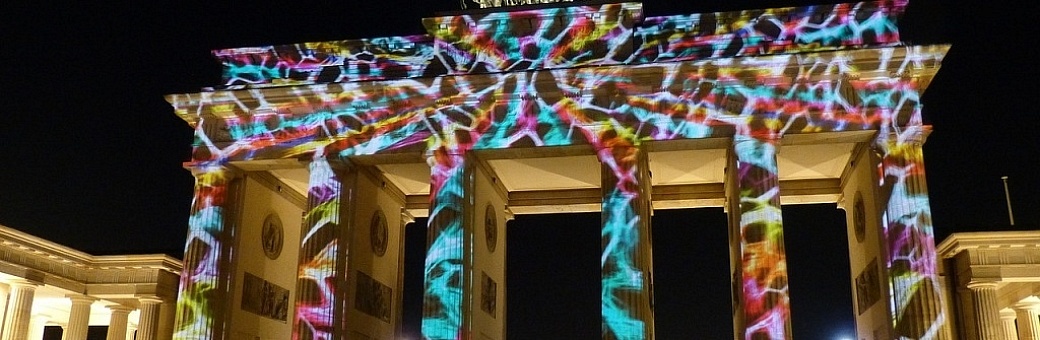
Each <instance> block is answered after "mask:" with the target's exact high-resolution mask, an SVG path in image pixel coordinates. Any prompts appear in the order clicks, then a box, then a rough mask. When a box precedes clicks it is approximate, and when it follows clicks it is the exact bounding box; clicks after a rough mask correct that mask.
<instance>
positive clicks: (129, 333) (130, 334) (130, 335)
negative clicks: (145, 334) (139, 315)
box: [126, 324, 141, 340]
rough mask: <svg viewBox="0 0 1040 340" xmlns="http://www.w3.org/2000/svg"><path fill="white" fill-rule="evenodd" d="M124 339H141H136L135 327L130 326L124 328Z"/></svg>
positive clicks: (137, 338) (137, 339)
mask: <svg viewBox="0 0 1040 340" xmlns="http://www.w3.org/2000/svg"><path fill="white" fill-rule="evenodd" d="M126 339H127V340H140V339H141V338H140V337H137V325H134V324H130V325H127V326H126Z"/></svg>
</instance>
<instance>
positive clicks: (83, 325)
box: [61, 295, 97, 340]
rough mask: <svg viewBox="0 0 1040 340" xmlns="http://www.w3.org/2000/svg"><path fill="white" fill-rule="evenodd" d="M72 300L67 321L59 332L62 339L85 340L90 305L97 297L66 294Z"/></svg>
mask: <svg viewBox="0 0 1040 340" xmlns="http://www.w3.org/2000/svg"><path fill="white" fill-rule="evenodd" d="M66 297H67V298H68V299H69V300H71V301H72V308H71V309H70V310H69V322H68V324H67V325H66V326H65V331H64V332H62V333H61V334H62V335H61V339H62V340H86V339H87V329H88V328H89V324H88V323H89V322H90V305H92V304H93V303H94V301H97V299H95V298H92V297H89V296H85V295H67V296H66Z"/></svg>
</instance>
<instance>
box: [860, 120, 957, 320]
mask: <svg viewBox="0 0 1040 340" xmlns="http://www.w3.org/2000/svg"><path fill="white" fill-rule="evenodd" d="M914 119H920V117H919V116H916V117H914ZM923 143H924V131H923V129H922V126H921V122H920V121H916V122H910V124H909V126H906V127H902V128H901V127H899V126H895V125H891V126H885V127H884V128H883V129H882V130H881V134H880V135H879V136H878V140H877V143H876V145H877V146H878V149H880V150H881V151H882V158H881V164H879V165H878V170H879V172H880V174H879V175H880V176H879V177H880V178H881V181H880V182H879V183H878V185H879V186H880V188H879V192H881V193H882V194H881V195H880V196H879V197H881V198H882V199H884V201H883V202H885V204H884V206H885V213H884V217H883V220H882V221H883V223H884V224H883V228H884V233H885V240H886V242H887V250H888V254H887V255H888V257H887V260H888V261H887V269H888V275H889V282H888V283H889V290H890V291H891V292H892V296H891V306H892V309H893V310H892V311H891V315H892V324H893V325H894V329H895V332H896V335H897V336H899V337H900V338H901V339H932V338H936V337H938V336H939V334H940V332H941V331H942V325H943V324H944V323H945V322H946V317H947V315H946V308H945V306H944V305H943V301H942V299H939V298H938V294H939V292H940V291H941V290H942V288H941V287H940V285H939V278H938V275H937V271H936V253H935V233H934V231H933V230H932V213H931V208H930V206H929V203H928V189H927V188H926V186H925V178H924V154H923V152H922V149H921V145H922V144H923Z"/></svg>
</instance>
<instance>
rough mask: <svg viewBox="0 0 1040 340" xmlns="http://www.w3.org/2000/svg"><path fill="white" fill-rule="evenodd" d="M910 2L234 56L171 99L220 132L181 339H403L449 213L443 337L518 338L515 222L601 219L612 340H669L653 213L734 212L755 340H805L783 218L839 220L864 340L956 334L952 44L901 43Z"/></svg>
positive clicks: (572, 11) (462, 25)
mask: <svg viewBox="0 0 1040 340" xmlns="http://www.w3.org/2000/svg"><path fill="white" fill-rule="evenodd" d="M906 6H907V2H906V1H875V2H861V3H850V4H837V5H825V6H811V7H801V8H778V9H754V10H746V11H737V12H723V13H705V14H689V15H671V16H658V17H644V16H643V11H642V5H641V4H640V3H634V2H623V3H605V4H566V5H564V4H548V5H533V6H520V7H513V8H485V9H478V10H470V11H462V12H457V13H447V14H442V15H440V16H436V17H431V18H425V19H423V21H422V22H423V25H424V26H425V28H426V33H425V34H422V35H413V36H397V37H382V38H370V39H356V40H342V41H330V42H318V43H300V44H292V45H283V46H262V47H251V48H234V49H224V50H216V51H214V55H215V56H216V57H217V58H218V59H219V60H220V62H222V63H223V65H224V71H223V72H224V73H223V75H224V84H223V85H221V86H219V87H217V88H209V89H204V90H203V91H202V92H199V93H190V94H176V95H170V96H168V97H167V100H168V101H169V102H170V103H171V104H172V105H173V107H174V110H175V112H176V114H177V115H178V116H180V117H181V118H183V119H184V120H185V121H186V122H187V123H188V124H190V125H191V126H192V127H194V129H195V140H194V149H193V154H192V159H191V161H190V162H188V163H186V167H187V168H188V169H190V170H191V171H192V173H193V174H194V176H195V178H196V184H195V197H194V200H193V203H192V206H191V216H190V221H189V235H188V239H187V244H186V246H185V255H184V262H185V263H184V268H185V269H184V273H183V274H182V277H181V286H180V298H179V301H178V303H177V321H176V335H175V338H177V339H254V338H256V339H260V338H263V339H267V338H271V339H288V338H292V339H393V338H395V337H396V336H398V335H399V333H400V326H401V309H402V303H401V301H402V298H401V295H402V278H403V270H402V263H403V257H404V256H403V254H404V252H403V250H402V249H403V248H402V245H403V230H404V225H405V224H407V223H409V222H411V221H412V219H413V218H416V217H428V221H429V225H428V236H427V245H426V258H425V270H424V274H423V275H424V277H425V279H424V280H425V286H424V296H423V320H422V335H423V337H424V338H426V339H505V338H506V336H505V324H506V323H505V308H504V306H505V305H506V301H507V299H506V296H505V291H506V289H505V287H506V286H507V285H508V282H506V275H505V271H506V268H505V263H506V262H505V258H506V255H505V253H506V250H507V249H505V248H506V246H505V245H506V243H505V241H504V238H505V237H504V235H505V234H506V233H505V229H504V228H505V224H506V221H507V220H509V219H511V217H512V215H513V214H543V213H557V212H575V211H582V212H588V211H599V212H601V213H602V232H601V235H602V255H601V257H600V263H601V268H602V285H601V295H602V334H603V336H602V337H603V339H653V338H654V310H653V307H652V301H651V299H652V287H653V282H652V278H653V275H652V273H653V258H652V257H653V256H658V257H661V256H668V255H669V254H652V252H651V242H650V240H649V235H648V233H649V226H650V216H651V213H652V211H653V209H674V208H696V207H710V206H715V207H718V206H722V207H725V210H726V212H727V215H728V216H729V217H728V218H729V243H730V245H729V246H730V263H731V266H730V268H731V271H730V274H731V277H732V279H733V281H732V300H733V310H732V313H733V327H734V329H735V333H736V337H737V338H739V339H791V338H792V334H791V318H792V317H797V316H792V315H791V312H790V307H789V294H788V280H787V262H786V258H785V252H784V237H783V221H782V218H781V213H780V212H781V208H782V204H799V203H834V202H837V204H838V206H839V207H841V208H842V209H844V210H845V211H846V214H847V224H848V226H847V228H848V231H849V250H850V266H851V272H852V276H853V278H852V280H853V282H854V286H855V288H854V294H855V295H856V296H855V298H854V300H855V301H856V304H857V306H856V309H857V310H858V311H859V313H857V316H856V323H857V332H858V336H857V338H876V339H895V338H899V339H933V338H948V337H949V336H950V335H949V333H950V331H949V330H948V329H947V327H946V326H945V324H946V322H945V321H946V319H947V318H949V315H948V314H947V313H946V311H945V310H946V309H945V306H944V305H943V300H942V299H941V298H940V287H939V284H940V283H939V281H938V280H937V276H936V254H935V241H934V240H933V231H932V225H931V216H930V212H929V203H928V191H927V188H926V185H925V178H924V176H925V171H924V162H923V158H922V151H921V150H922V148H921V147H922V143H924V141H925V138H926V137H927V136H928V133H929V131H930V128H929V127H928V126H925V125H923V123H922V118H921V109H922V107H921V102H920V97H921V95H922V93H923V92H924V90H925V88H926V87H927V86H928V84H929V82H930V81H931V79H932V78H933V77H934V76H935V74H936V72H937V71H938V69H939V66H940V63H941V60H942V58H943V56H944V54H945V53H946V51H947V49H948V48H949V46H948V45H929V46H915V45H909V44H905V43H903V42H901V40H900V38H899V31H898V28H897V19H898V18H899V17H900V15H901V14H902V12H903V11H904V8H905V7H906ZM651 174H652V175H651ZM301 216H302V217H301ZM691 232H693V231H691ZM691 280H693V278H691Z"/></svg>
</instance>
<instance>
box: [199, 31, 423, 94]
mask: <svg viewBox="0 0 1040 340" xmlns="http://www.w3.org/2000/svg"><path fill="white" fill-rule="evenodd" d="M429 39H430V38H429V37H428V36H424V35H413V36H404V37H385V38H372V39H357V40H340V41H326V42H317V43H299V44H292V45H280V46H263V47H245V48H231V49H223V50H215V51H213V55H214V56H216V57H217V59H220V61H221V63H223V64H224V84H225V85H228V86H232V85H251V86H254V87H267V86H279V85H288V84H316V83H330V82H346V81H364V80H373V79H392V78H406V77H407V78H414V77H418V76H421V75H423V72H425V70H426V66H427V64H428V63H429V61H430V60H431V59H432V58H433V44H432V43H431V41H430V40H429Z"/></svg>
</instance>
